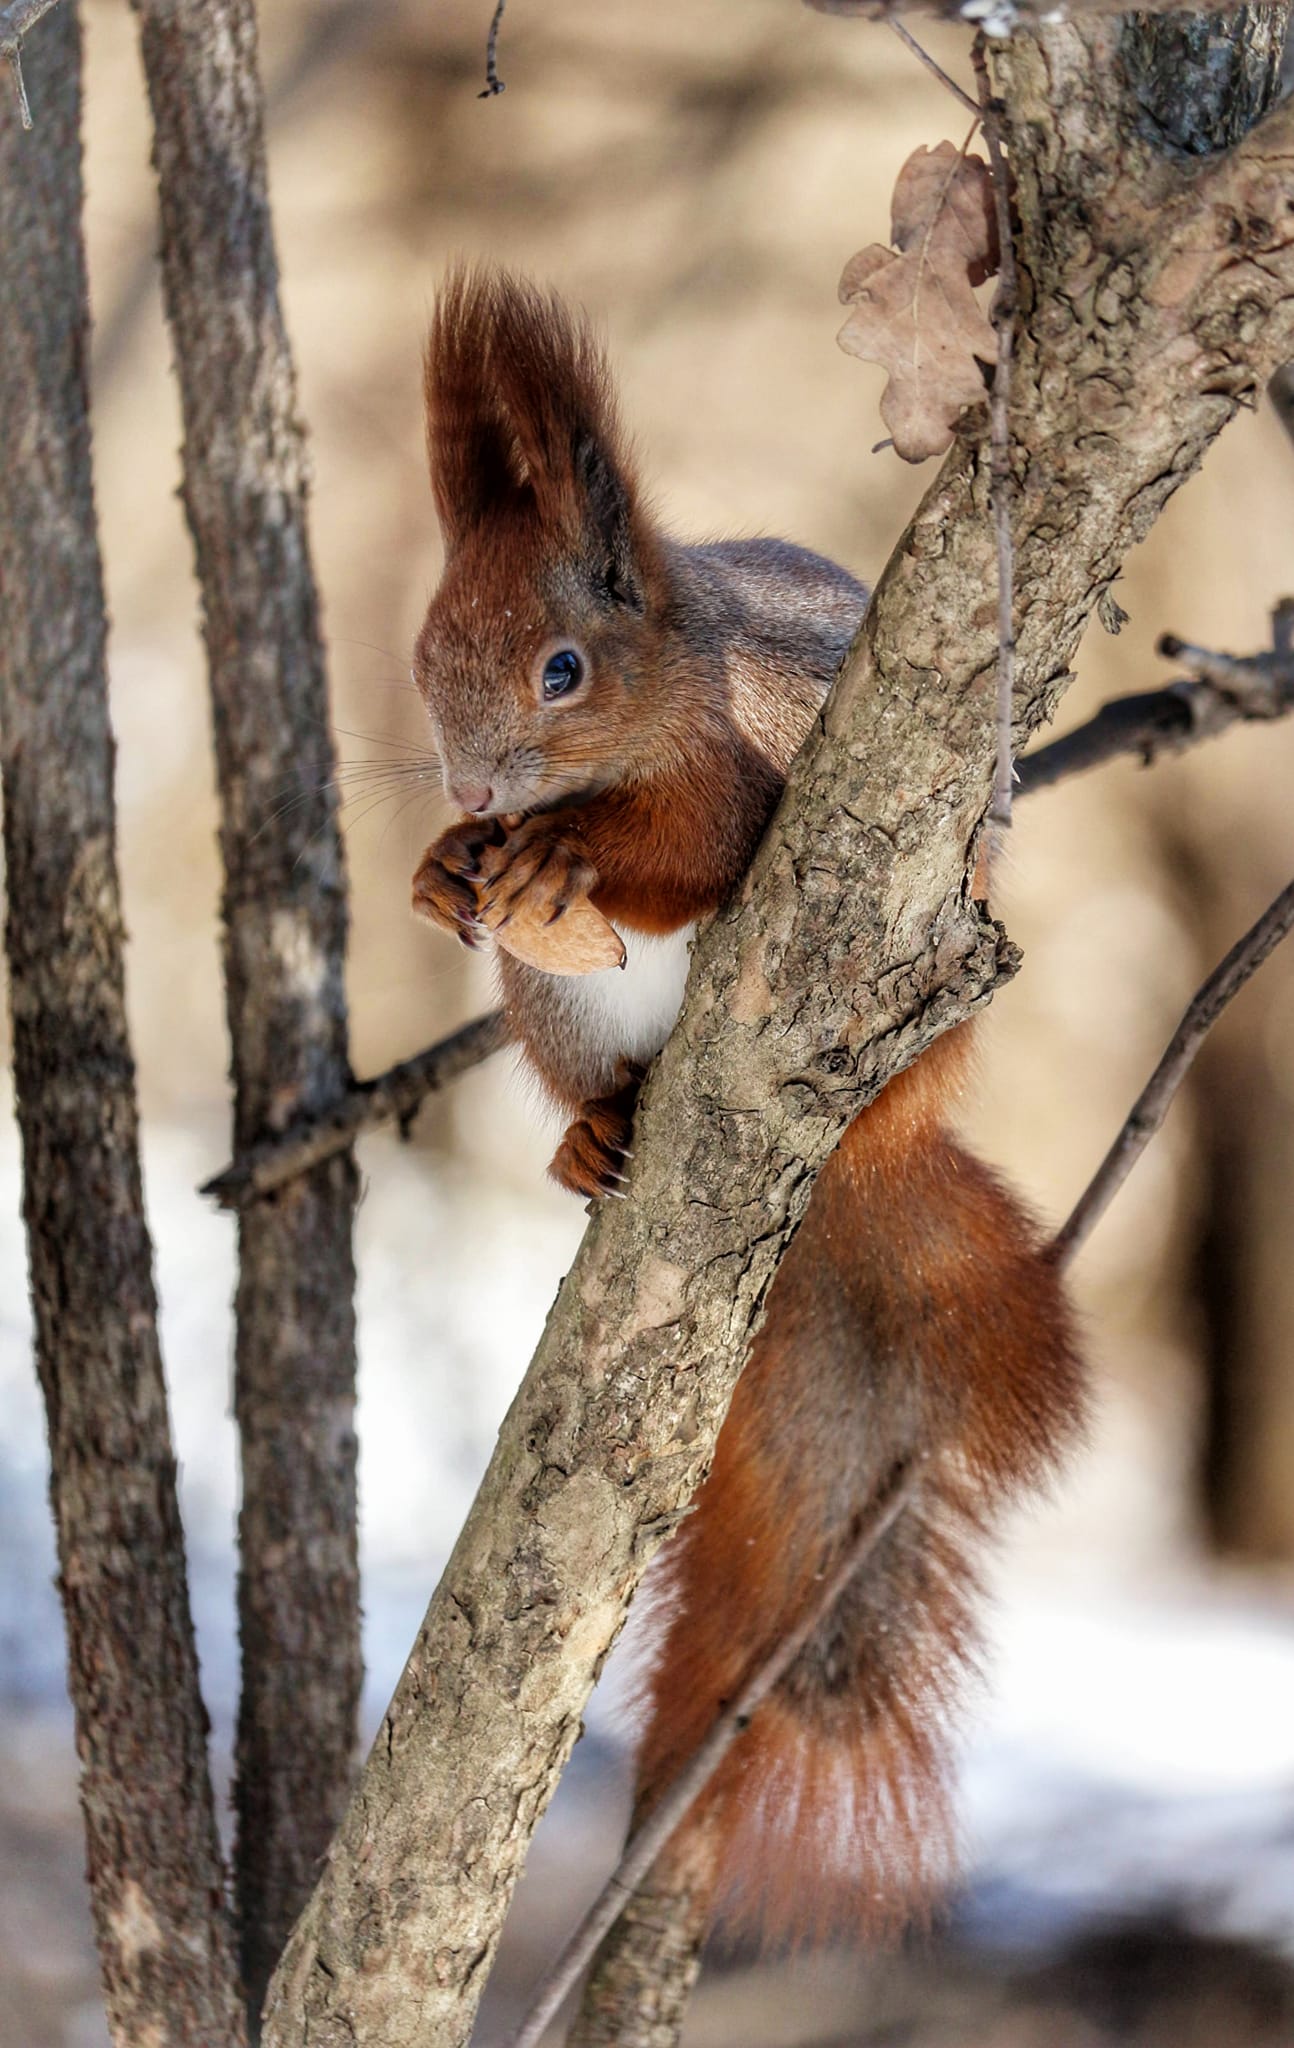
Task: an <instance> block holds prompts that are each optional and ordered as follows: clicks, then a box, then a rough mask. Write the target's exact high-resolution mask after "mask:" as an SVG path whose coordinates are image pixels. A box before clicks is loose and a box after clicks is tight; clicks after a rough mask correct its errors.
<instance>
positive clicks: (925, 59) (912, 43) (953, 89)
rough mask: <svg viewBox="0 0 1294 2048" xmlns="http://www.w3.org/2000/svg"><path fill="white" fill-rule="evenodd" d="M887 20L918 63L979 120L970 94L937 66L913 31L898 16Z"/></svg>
mask: <svg viewBox="0 0 1294 2048" xmlns="http://www.w3.org/2000/svg"><path fill="white" fill-rule="evenodd" d="M887 19H888V21H889V24H890V27H891V28H892V29H893V30H894V33H895V35H896V36H897V37H898V39H899V41H900V42H901V43H905V44H906V45H907V47H908V49H909V50H911V52H912V54H913V56H914V57H915V58H916V59H917V60H918V62H919V63H922V64H924V65H925V67H926V70H927V71H929V72H930V73H931V74H932V76H933V77H935V78H937V79H938V80H939V83H940V85H942V86H943V88H944V90H945V91H946V92H950V93H951V94H952V96H953V98H954V99H956V100H960V101H961V103H962V105H963V106H964V107H965V108H966V109H967V111H968V112H970V113H972V114H974V115H975V117H976V119H977V120H978V118H979V107H978V105H977V104H976V102H975V101H974V100H973V99H972V98H971V96H970V94H969V93H968V92H963V90H962V88H961V86H960V85H958V83H957V80H956V79H955V78H950V77H949V76H948V73H947V72H946V71H945V70H944V67H943V65H942V64H937V63H936V62H935V60H934V58H933V57H932V56H931V54H930V52H929V50H927V49H923V47H922V45H921V44H920V43H919V42H918V41H917V39H916V37H915V36H914V35H913V34H912V31H911V30H910V29H908V28H905V27H904V25H903V23H902V22H901V21H900V20H899V18H898V16H897V15H896V14H891V15H889V16H888V17H887Z"/></svg>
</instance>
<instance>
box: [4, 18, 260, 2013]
mask: <svg viewBox="0 0 1294 2048" xmlns="http://www.w3.org/2000/svg"><path fill="white" fill-rule="evenodd" d="M26 59H27V77H28V82H29V90H30V94H31V100H32V107H33V113H34V117H35V128H34V132H33V133H32V134H30V135H24V134H23V133H22V131H21V129H20V128H19V125H18V120H17V116H16V111H15V110H14V108H13V107H12V106H11V105H9V104H7V103H6V104H5V105H4V107H3V108H0V220H2V221H3V229H2V232H3V250H4V265H3V281H2V284H0V474H2V475H3V478H4V496H3V503H2V506H0V602H2V609H3V622H2V627H0V765H2V767H3V782H4V838H5V859H6V866H7V876H8V911H7V920H6V943H7V948H8V956H9V993H10V1002H11V1004H12V1009H13V1029H14V1075H15V1081H16V1085H17V1094H18V1114H19V1121H20V1124H21V1128H22V1139H23V1157H24V1213H25V1218H26V1224H27V1240H28V1251H29V1258H30V1264H31V1289H32V1301H33V1306H34V1310H35V1323H36V1362H37V1367H38V1370H39V1373H40V1381H41V1387H42V1390H43V1393H44V1397H45V1407H46V1414H47V1418H48V1424H49V1439H50V1453H51V1474H52V1476H51V1495H52V1499H53V1505H54V1515H55V1520H56V1523H57V1527H58V1555H59V1571H60V1590H61V1592H62V1596H63V1604H64V1610H65V1614H66V1619H67V1638H68V1669H69V1683H70V1689H71V1694H72V1701H73V1705H74V1707H75V1711H76V1729H77V1749H78V1753H79V1755H80V1759H81V1767H82V1772H81V1797H82V1804H83V1807H84V1813H85V1828H86V1845H87V1859H88V1864H89V1875H90V1887H91V1900H92V1905H93V1912H94V1924H95V1932H96V1936H97V1939H98V1944H99V1955H100V1960H101V1963H102V1968H103V1981H104V1991H105V1997H106V2001H107V2009H108V2018H109V2024H110V2027H111V2029H112V2034H113V2039H114V2040H115V2041H116V2042H117V2043H118V2044H120V2048H163V2044H173V2048H195V2044H197V2043H202V2044H203V2048H236V2044H238V2043H240V2042H241V2041H242V2040H243V2038H244V2035H243V2024H242V2011H241V2002H240V1999H239V1997H238V1993H237V1988H236V1983H235V1977H234V1968H233V1942H232V1935H231V1929H230V1927H229V1924H228V1920H227V1915H226V1908H225V1897H224V1873H223V1871H222V1868H221V1862H220V1854H219V1849H218V1845H217V1839H216V1827H215V1816H214V1809H213V1804H212V1796H211V1785H210V1780H209V1777H208V1772H207V1753H206V1734H207V1722H206V1716H205V1714H204V1712H203V1707H202V1701H201V1698H200V1695H199V1690H198V1671H197V1659H196V1655H195V1651H194V1641H193V1624H192V1620H191V1617H190V1613H189V1599H188V1588H187V1585H186V1582H185V1568H184V1548H183V1538H182V1534H181V1529H180V1517H179V1510H178V1506H177V1502H176V1486H175V1458H174V1453H173V1451H172V1448H171V1436H170V1423H169V1418H168V1415H167V1405H166V1390H165V1387H164V1385H163V1380H162V1362H161V1355H160V1351H159V1348H158V1340H157V1320H156V1301H155V1297H154V1291H153V1272H152V1250H151V1247H150V1244H149V1239H148V1230H147V1226H146V1224H145V1221H144V1210H143V1193H142V1188H141V1183H140V1171H139V1152H138V1142H137V1141H138V1130H137V1120H136V1110H135V1086H134V1067H133V1063H132V1060H131V1053H130V1045H129V1041H128V1037H127V1031H126V1016H125V1004H124V988H123V971H122V925H121V907H120V900H119V894H118V885H117V867H116V854H115V839H114V834H115V817H114V806H113V783H112V769H113V747H112V736H111V732H110V730H109V724H108V700H107V674H106V668H105V643H106V636H107V622H106V617H105V612H104V598H103V582H102V574H101V569H100V561H99V548H98V538H97V533H96V527H95V514H94V499H93V489H92V482H91V472H90V423H89V416H88V412H87V392H86V363H87V359H88V353H89V348H88V343H89V313H88V306H87V299H86V278H85V260H84V252H83V247H82V239H81V136H80V120H81V98H80V28H79V22H78V17H77V11H76V8H75V6H74V5H72V4H71V0H65V4H64V5H63V6H61V7H59V8H58V9H57V10H56V11H55V12H54V13H52V14H50V15H49V16H48V17H47V19H46V20H45V21H44V22H42V23H41V24H40V26H39V27H38V28H37V29H36V30H35V31H34V32H33V33H32V35H31V37H30V40H29V43H28V46H27V50H26Z"/></svg>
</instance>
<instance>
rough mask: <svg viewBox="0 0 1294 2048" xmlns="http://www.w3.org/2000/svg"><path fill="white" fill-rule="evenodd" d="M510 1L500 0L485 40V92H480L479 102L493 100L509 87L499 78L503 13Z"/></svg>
mask: <svg viewBox="0 0 1294 2048" xmlns="http://www.w3.org/2000/svg"><path fill="white" fill-rule="evenodd" d="M507 4H508V0H498V4H497V5H496V7H495V10H494V16H493V19H492V20H491V22H490V33H489V35H488V36H487V37H486V38H485V90H484V92H478V93H477V95H476V97H477V99H478V100H492V99H494V98H496V97H497V95H498V94H499V93H501V92H506V91H507V87H506V86H505V85H504V83H503V80H502V79H501V78H500V76H499V30H500V29H501V28H502V26H503V11H504V9H505V7H506V6H507Z"/></svg>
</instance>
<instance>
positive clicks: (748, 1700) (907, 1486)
mask: <svg viewBox="0 0 1294 2048" xmlns="http://www.w3.org/2000/svg"><path fill="white" fill-rule="evenodd" d="M920 1469H921V1461H920V1460H913V1461H906V1462H904V1463H901V1464H898V1465H896V1466H895V1467H894V1468H893V1470H892V1471H891V1472H890V1474H889V1476H888V1478H887V1479H886V1481H885V1483H884V1485H883V1486H882V1487H881V1489H880V1491H879V1492H878V1493H877V1494H875V1495H874V1496H873V1498H872V1500H871V1502H870V1504H869V1505H868V1507H867V1508H866V1509H865V1510H864V1512H863V1514H862V1515H861V1516H860V1517H859V1518H858V1521H857V1523H856V1524H855V1527H854V1532H853V1535H852V1537H851V1538H850V1542H849V1545H848V1548H847V1549H846V1550H845V1552H844V1554H843V1556H842V1557H841V1559H840V1562H839V1563H838V1564H837V1565H836V1567H835V1569H834V1570H833V1571H831V1572H829V1573H827V1574H825V1576H824V1577H823V1578H822V1579H821V1580H820V1581H819V1585H818V1591H817V1594H816V1596H815V1598H814V1599H812V1600H811V1601H810V1602H809V1604H808V1605H807V1606H806V1608H805V1609H804V1612H803V1613H802V1614H801V1616H800V1618H799V1620H798V1621H797V1622H796V1623H795V1625H794V1627H793V1628H790V1629H788V1630H787V1632H786V1634H785V1635H784V1636H782V1637H781V1638H780V1639H779V1641H778V1642H776V1643H775V1644H774V1645H773V1647H772V1649H771V1650H770V1651H769V1652H768V1654H767V1655H766V1656H765V1658H764V1659H763V1661H762V1663H760V1664H758V1665H757V1666H756V1667H755V1669H754V1670H753V1671H752V1672H751V1674H750V1676H749V1677H748V1678H747V1679H746V1681H745V1683H744V1684H743V1686H742V1687H741V1690H740V1691H739V1692H738V1694H737V1696H736V1698H735V1699H733V1700H732V1701H731V1702H730V1703H729V1704H728V1705H727V1706H726V1707H725V1708H724V1709H723V1711H722V1712H721V1713H720V1714H719V1715H718V1716H717V1717H716V1719H715V1720H714V1721H713V1722H712V1724H711V1726H710V1731H709V1733H708V1734H707V1735H706V1736H705V1738H704V1739H703V1741H702V1742H700V1743H699V1744H698V1746H697V1748H696V1749H695V1750H694V1751H693V1753H692V1756H691V1757H690V1758H689V1760H688V1762H687V1763H686V1764H685V1765H684V1766H683V1769H682V1770H681V1771H680V1772H679V1774H678V1776H677V1777H676V1778H675V1779H674V1780H673V1782H672V1783H671V1784H670V1785H668V1786H667V1787H666V1789H665V1791H664V1792H663V1793H662V1794H661V1797H660V1798H659V1799H658V1800H657V1802H656V1804H655V1806H653V1808H652V1810H651V1813H650V1815H649V1816H648V1818H647V1819H646V1820H645V1821H644V1822H643V1825H642V1826H641V1827H640V1828H639V1829H638V1831H637V1833H636V1834H635V1835H634V1837H633V1839H632V1841H631V1842H630V1843H629V1844H628V1846H627V1848H626V1849H625V1852H624V1855H623V1856H622V1857H621V1858H620V1861H619V1863H618V1864H617V1865H616V1868H615V1870H614V1872H613V1874H612V1875H611V1876H610V1877H609V1878H608V1879H607V1882H606V1884H605V1885H604V1886H603V1888H602V1890H601V1891H600V1892H599V1894H598V1896H597V1898H596V1899H595V1900H594V1902H593V1904H592V1906H591V1907H590V1908H589V1910H588V1912H587V1913H586V1914H585V1916H584V1918H583V1920H581V1922H580V1924H579V1926H578V1927H577V1928H576V1930H575V1932H574V1934H573V1935H572V1936H571V1938H570V1940H569V1941H568V1942H567V1944H566V1946H565V1948H564V1949H563V1950H562V1952H561V1954H560V1955H559V1956H558V1958H557V1961H556V1962H555V1963H554V1964H553V1967H552V1969H551V1970H550V1971H549V1973H548V1975H547V1976H546V1977H545V1979H544V1981H543V1983H542V1984H541V1985H540V1988H539V1991H538V1993H537V1994H536V1997H535V2000H534V2003H533V2004H532V2006H531V2008H530V2011H529V2013H528V2014H527V2016H526V2019H525V2020H524V2022H523V2023H522V2025H521V2026H520V2027H519V2028H518V2030H517V2032H516V2033H515V2034H513V2035H512V2036H511V2038H510V2040H509V2042H508V2048H537V2044H538V2042H539V2040H540V2037H541V2036H542V2034H543V2031H544V2028H545V2027H546V2026H547V2025H548V2022H549V2020H550V2019H551V2018H552V2016H553V2014H554V2013H555V2012H556V2011H557V2008H558V2006H559V2005H560V2004H561V2002H562V2000H563V1999H564V1998H565V1996H566V1994H567V1992H568V1991H569V1990H570V1989H571V1987H572V1986H573V1985H574V1984H575V1983H576V1981H577V1979H578V1978H579V1977H580V1975H581V1974H582V1972H583V1971H584V1970H585V1969H586V1968H587V1966H588V1964H589V1963H590V1962H591V1961H592V1958H593V1955H594V1952H595V1951H596V1949H597V1947H598V1944H599V1942H600V1941H601V1940H602V1937H603V1936H604V1935H605V1934H606V1933H607V1932H608V1930H609V1929H610V1928H612V1927H614V1925H615V1923H616V1921H617V1920H618V1919H619V1917H620V1915H621V1913H623V1911H624V1909H625V1907H626V1906H627V1904H628V1903H629V1900H630V1899H631V1898H632V1897H633V1894H634V1892H635V1891H636V1890H637V1888H638V1886H639V1885H640V1884H641V1883H642V1881H643V1879H644V1878H645V1877H646V1875H647V1873H648V1871H649V1870H650V1869H651V1867H652V1864H653V1863H654V1862H655V1861H656V1858H657V1857H658V1856H659V1854H660V1852H661V1850H662V1849H663V1848H664V1847H665V1844H666V1843H667V1842H668V1841H669V1839H670V1836H671V1835H672V1834H673V1833H674V1831H675V1829H676V1828H677V1827H678V1825H679V1823H680V1822H681V1821H682V1820H683V1819H684V1817H685V1816H686V1814H687V1813H688V1811H689V1809H690V1808H691V1807H692V1805H693V1804H694V1802H695V1801H696V1799H697V1798H698V1796H699V1795H700V1793H701V1792H703V1791H704V1789H705V1787H706V1786H707V1785H708V1784H709V1782H710V1780H711V1778H712V1777H713V1776H714V1774H715V1772H716V1771H717V1770H718V1768H719V1765H720V1764H721V1763H722V1762H723V1759H724V1757H725V1756H726V1755H727V1754H728V1751H729V1750H730V1749H731V1748H732V1745H733V1743H734V1742H736V1741H737V1739H738V1737H739V1736H741V1735H743V1734H744V1733H745V1731H746V1729H747V1728H748V1727H749V1726H750V1723H751V1719H752V1717H753V1716H754V1713H755V1710H756V1708H757V1707H758V1706H759V1705H760V1704H761V1702H762V1701H763V1700H765V1699H766V1698H767V1697H768V1695H769V1693H770V1692H772V1690H773V1688H774V1687H775V1686H776V1685H777V1684H778V1682H779V1680H780V1679H781V1678H783V1677H784V1675H785V1674H786V1672H787V1671H789V1670H790V1668H791V1666H792V1664H794V1662H795V1660H796V1658H797V1657H798V1656H799V1654H800V1652H801V1650H803V1649H804V1647H805V1645H806V1644H807V1643H808V1642H809V1641H810V1639H811V1638H812V1636H813V1635H814V1633H815V1631H816V1630H817V1629H818V1628H819V1627H820V1625H821V1623H822V1622H823V1621H824V1620H825V1618H826V1616H827V1615H828V1614H830V1613H831V1610H832V1609H833V1607H834V1606H835V1605H836V1602H837V1601H838V1600H839V1598H840V1596H841V1594H842V1593H843V1592H844V1590H845V1588H846V1586H848V1585H849V1583H850V1581H851V1580H852V1579H853V1578H854V1576H855V1574H856V1573H857V1572H859V1571H860V1570H861V1569H862V1567H863V1565H864V1564H865V1563H866V1562H867V1560H868V1558H869V1557H870V1556H871V1555H872V1553H873V1551H874V1550H875V1548H876V1546H877V1544H878V1543H879V1542H880V1541H881V1540H882V1538H883V1537H884V1536H885V1535H886V1533H887V1532H888V1530H890V1529H891V1528H892V1527H893V1525H894V1523H895V1521H896V1520H897V1518H898V1516H899V1515H900V1514H901V1513H902V1511H903V1509H904V1508H905V1507H906V1506H907V1504H908V1502H909V1500H910V1499H911V1497H912V1493H913V1490H914V1488H915V1486H916V1482H917V1477H918V1474H919V1472H920Z"/></svg>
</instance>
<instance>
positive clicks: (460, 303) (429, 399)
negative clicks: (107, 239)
mask: <svg viewBox="0 0 1294 2048" xmlns="http://www.w3.org/2000/svg"><path fill="white" fill-rule="evenodd" d="M491 332H492V317H491V293H490V283H489V279H488V278H486V277H484V276H482V275H480V274H474V273H472V272H471V271H467V270H458V271H456V272H454V273H453V274H452V275H451V276H450V278H449V280H448V282H447V283H446V285H445V287H444V289H443V291H442V292H441V294H440V296H439V298H438V299H437V301H436V310H435V314H434V316H433V319H432V323H431V333H430V335H429V337H428V340H427V352H426V356H425V358H424V361H423V397H424V400H425V404H426V413H427V461H428V465H429V467H430V470H431V489H432V496H433V497H434V498H435V501H436V513H437V517H438V518H439V520H440V528H441V532H442V534H443V535H444V538H445V546H446V549H447V550H450V551H452V550H453V549H454V548H456V547H457V546H458V545H459V543H460V542H461V541H462V540H463V539H464V538H465V536H466V535H467V534H468V533H469V532H470V531H471V529H472V528H473V527H475V526H479V525H482V524H484V523H485V522H487V521H488V520H489V519H490V517H491V516H492V515H494V514H497V513H498V512H499V511H500V510H501V509H502V507H503V506H504V504H506V503H507V502H508V500H510V499H512V500H515V499H516V497H517V496H518V494H519V491H520V488H521V482H522V464H521V460H520V456H519V453H518V451H517V449H516V446H515V443H514V439H513V436H512V434H511V432H510V430H509V428H508V426H507V424H506V422H505V421H504V419H503V418H502V417H501V415H500V412H499V407H498V398H497V393H496V391H495V389H494V385H493V378H492V374H491V368H490V338H491Z"/></svg>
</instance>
